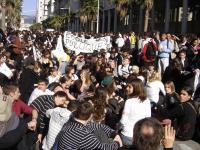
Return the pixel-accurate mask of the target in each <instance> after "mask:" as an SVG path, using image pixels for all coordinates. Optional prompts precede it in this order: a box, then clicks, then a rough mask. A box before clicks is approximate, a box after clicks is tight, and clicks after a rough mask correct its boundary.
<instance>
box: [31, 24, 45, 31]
mask: <svg viewBox="0 0 200 150" xmlns="http://www.w3.org/2000/svg"><path fill="white" fill-rule="evenodd" d="M29 29H30V30H41V29H42V24H41V23H34V24H32V25H31V26H30V27H29Z"/></svg>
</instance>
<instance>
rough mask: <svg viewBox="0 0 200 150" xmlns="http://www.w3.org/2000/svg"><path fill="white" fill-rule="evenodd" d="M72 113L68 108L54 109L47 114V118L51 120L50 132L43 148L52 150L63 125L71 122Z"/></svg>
mask: <svg viewBox="0 0 200 150" xmlns="http://www.w3.org/2000/svg"><path fill="white" fill-rule="evenodd" d="M70 115H71V112H70V111H69V110H68V109H67V108H60V107H57V108H54V109H49V110H47V112H46V116H47V117H48V118H50V122H49V130H48V133H47V136H46V137H45V138H44V141H43V146H42V148H43V149H44V150H50V149H51V148H52V146H53V144H54V143H55V140H56V137H57V135H58V133H59V132H60V130H61V129H62V127H63V125H64V124H65V123H66V122H67V121H68V120H69V118H70Z"/></svg>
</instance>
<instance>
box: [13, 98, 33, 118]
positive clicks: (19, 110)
mask: <svg viewBox="0 0 200 150" xmlns="http://www.w3.org/2000/svg"><path fill="white" fill-rule="evenodd" d="M32 110H33V108H32V107H30V106H28V105H27V104H25V103H24V102H23V101H22V100H15V101H14V102H13V104H12V111H13V112H14V113H16V115H17V116H20V115H21V114H23V113H25V114H28V115H31V114H32Z"/></svg>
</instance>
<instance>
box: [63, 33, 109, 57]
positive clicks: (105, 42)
mask: <svg viewBox="0 0 200 150" xmlns="http://www.w3.org/2000/svg"><path fill="white" fill-rule="evenodd" d="M64 44H65V47H66V48H68V49H69V50H72V51H75V52H76V54H79V53H81V52H82V53H93V52H94V50H97V51H99V50H101V49H105V50H106V49H108V48H111V43H110V36H106V37H101V38H96V39H94V38H91V39H85V38H83V37H77V36H75V35H73V34H71V32H67V31H66V32H65V33H64Z"/></svg>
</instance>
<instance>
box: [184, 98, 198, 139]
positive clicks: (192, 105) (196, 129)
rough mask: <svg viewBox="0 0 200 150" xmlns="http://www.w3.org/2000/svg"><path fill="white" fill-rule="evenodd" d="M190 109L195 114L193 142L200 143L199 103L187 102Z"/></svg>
mask: <svg viewBox="0 0 200 150" xmlns="http://www.w3.org/2000/svg"><path fill="white" fill-rule="evenodd" d="M187 103H188V104H189V105H190V106H191V107H192V109H193V110H194V111H195V112H196V114H197V118H196V126H195V132H194V135H193V140H194V141H196V142H198V143H200V104H199V102H194V101H193V102H192V103H190V102H187Z"/></svg>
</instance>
